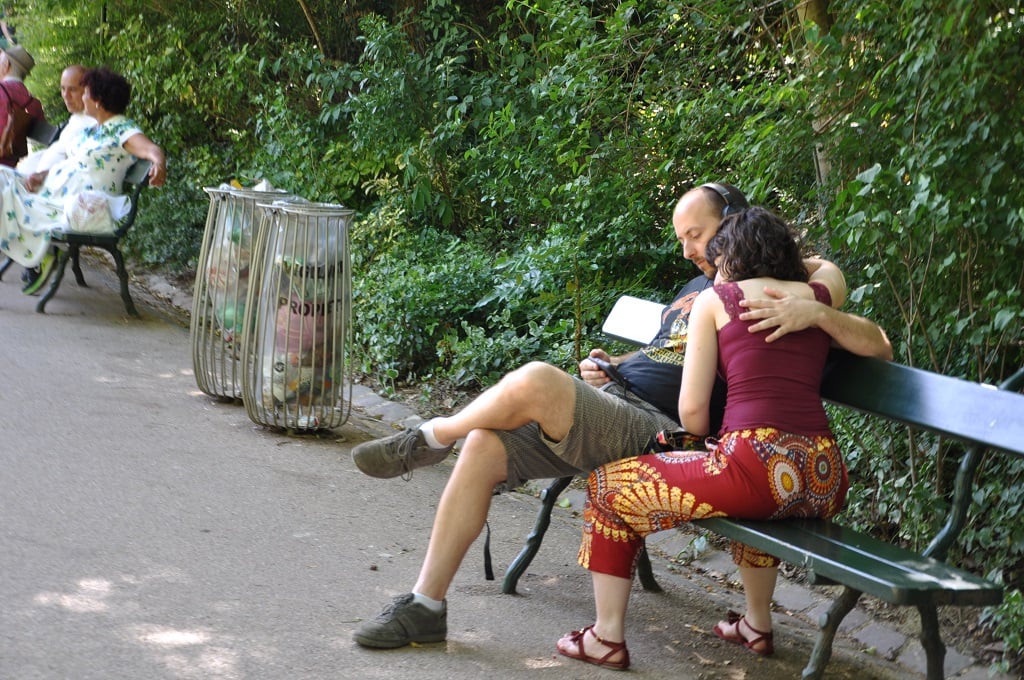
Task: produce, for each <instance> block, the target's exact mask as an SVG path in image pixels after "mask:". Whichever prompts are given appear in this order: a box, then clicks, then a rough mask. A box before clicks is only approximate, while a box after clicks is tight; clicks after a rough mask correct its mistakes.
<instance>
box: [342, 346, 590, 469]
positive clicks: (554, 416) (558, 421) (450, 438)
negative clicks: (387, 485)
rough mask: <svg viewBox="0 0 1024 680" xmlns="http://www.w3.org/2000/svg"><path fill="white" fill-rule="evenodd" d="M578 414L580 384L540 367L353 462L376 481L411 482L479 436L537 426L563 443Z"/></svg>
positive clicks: (375, 445)
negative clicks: (395, 479)
mask: <svg viewBox="0 0 1024 680" xmlns="http://www.w3.org/2000/svg"><path fill="white" fill-rule="evenodd" d="M575 409H576V386H575V379H574V378H573V377H572V376H570V375H569V374H568V373H566V372H565V371H563V370H561V369H560V368H556V367H554V366H551V365H550V364H545V363H542V362H539V361H535V362H531V363H529V364H526V365H525V366H523V367H522V368H519V369H517V370H515V371H512V372H511V373H509V374H508V375H506V376H505V377H504V378H502V379H501V381H499V382H498V384H497V385H495V386H494V387H492V388H490V389H489V390H487V391H486V392H484V393H483V394H481V395H480V396H479V397H477V398H476V399H474V400H473V401H472V402H471V403H470V404H469V405H468V406H466V407H465V408H464V409H463V410H462V411H460V412H459V413H456V414H455V415H453V416H448V417H442V418H434V419H432V420H430V421H428V422H426V423H423V424H422V425H421V426H420V427H419V428H418V429H407V430H405V431H403V432H399V433H396V434H393V435H391V436H389V437H383V438H381V439H374V440H372V441H369V442H364V443H362V444H359V445H358V446H356V447H354V448H353V449H352V460H353V462H355V464H356V467H358V468H359V469H360V470H361V471H362V472H363V473H364V474H367V475H370V476H371V477H379V478H383V479H388V478H391V477H398V476H399V475H402V476H403V477H405V479H409V478H410V477H411V474H412V471H413V470H415V469H416V468H420V467H425V466H427V465H435V464H437V463H440V462H441V461H442V460H444V459H445V458H447V457H448V454H449V452H450V451H451V447H452V445H453V444H454V443H455V442H456V441H458V440H460V439H462V438H464V437H467V436H468V435H469V433H470V432H473V431H474V430H493V431H498V430H505V431H509V430H514V429H516V428H519V427H521V426H523V425H526V424H527V423H530V422H536V423H537V424H538V425H539V426H540V428H541V430H542V431H543V432H544V434H545V435H546V436H547V437H548V438H549V439H552V440H554V441H560V440H561V439H563V438H564V437H565V435H566V434H567V433H568V432H569V428H570V426H571V425H572V421H573V414H574V413H575Z"/></svg>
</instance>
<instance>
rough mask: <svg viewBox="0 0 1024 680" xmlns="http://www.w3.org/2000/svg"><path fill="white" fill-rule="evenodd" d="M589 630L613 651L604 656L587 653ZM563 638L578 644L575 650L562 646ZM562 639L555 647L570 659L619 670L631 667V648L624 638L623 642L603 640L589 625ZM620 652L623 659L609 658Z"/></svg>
mask: <svg viewBox="0 0 1024 680" xmlns="http://www.w3.org/2000/svg"><path fill="white" fill-rule="evenodd" d="M588 631H589V632H590V634H591V635H593V636H594V639H596V640H597V641H598V642H600V643H601V644H602V645H604V646H606V647H608V648H609V649H610V650H611V651H609V652H608V653H607V654H605V655H604V656H602V657H596V656H590V655H589V654H587V652H586V651H585V650H584V649H583V638H584V637H585V636H586V634H587V632H588ZM562 640H566V641H568V642H570V643H572V644H574V645H575V646H576V649H575V650H573V649H567V648H564V647H562V644H561V643H562ZM562 640H559V641H558V644H556V645H555V649H557V650H558V653H559V654H562V655H563V656H567V657H569V658H570V659H578V660H579V661H586V662H587V663H592V664H594V665H595V666H602V667H604V668H611V669H612V670H617V671H624V670H626V669H627V668H629V650H628V649H626V641H625V640H623V641H622V642H608V641H607V640H602V639H601V638H600V637H598V635H597V633H595V632H594V627H593V626H587V627H586V628H584V629H583V630H574V631H573V632H571V633H569V634H568V635H566V636H565V637H564V638H562ZM619 652H622V658H621V659H619V660H618V661H609V660H608V657H610V656H613V655H615V654H618V653H619Z"/></svg>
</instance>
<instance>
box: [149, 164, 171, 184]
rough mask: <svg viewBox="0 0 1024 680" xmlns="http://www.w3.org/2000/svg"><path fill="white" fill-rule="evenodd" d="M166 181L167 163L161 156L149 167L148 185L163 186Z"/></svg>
mask: <svg viewBox="0 0 1024 680" xmlns="http://www.w3.org/2000/svg"><path fill="white" fill-rule="evenodd" d="M165 182H167V164H166V162H165V161H164V160H163V159H162V158H161V159H160V162H159V163H153V165H151V166H150V167H149V185H150V186H153V187H160V186H163V185H164V183H165Z"/></svg>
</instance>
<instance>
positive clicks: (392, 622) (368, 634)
mask: <svg viewBox="0 0 1024 680" xmlns="http://www.w3.org/2000/svg"><path fill="white" fill-rule="evenodd" d="M414 597H415V596H414V595H413V594H412V593H406V594H405V595H399V596H398V597H396V598H395V599H394V600H392V602H391V604H389V605H388V606H387V607H385V608H384V611H382V612H381V613H380V614H378V615H377V617H376V618H375V619H373V620H372V621H367V622H366V623H364V624H363V625H361V626H359V628H357V629H356V632H355V633H353V634H352V638H353V639H354V640H355V641H356V642H358V643H359V644H361V645H362V646H363V647H375V648H377V649H394V648H396V647H404V646H405V645H407V644H409V643H410V642H444V639H445V638H446V637H448V603H447V602H446V601H445V602H442V603H441V611H439V612H435V611H433V610H431V609H430V608H429V607H427V606H426V605H422V604H420V603H419V602H415V601H414Z"/></svg>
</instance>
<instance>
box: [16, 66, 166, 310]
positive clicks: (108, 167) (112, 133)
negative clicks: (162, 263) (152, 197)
mask: <svg viewBox="0 0 1024 680" xmlns="http://www.w3.org/2000/svg"><path fill="white" fill-rule="evenodd" d="M83 85H84V87H85V94H84V95H83V97H82V101H83V103H84V104H85V112H86V113H87V114H88V115H89V116H91V117H92V118H94V119H95V120H96V122H97V125H96V126H95V127H91V128H88V129H86V130H85V131H84V132H83V133H82V134H81V135H80V136H79V137H78V138H77V139H76V140H73V141H72V143H71V144H69V145H68V157H67V158H66V159H65V160H63V161H61V162H59V163H57V164H56V165H54V166H53V167H52V168H50V169H49V170H46V171H42V172H38V173H34V174H31V175H28V176H22V175H19V174H17V173H16V172H15V171H14V170H12V169H9V168H3V167H0V252H3V253H4V254H5V255H7V256H8V257H10V258H11V259H13V260H14V261H15V262H18V263H19V264H21V265H24V266H25V267H29V268H37V272H36V273H35V274H34V275H33V276H30V280H29V283H28V284H27V285H26V286H25V288H24V289H23V290H24V292H26V293H29V294H31V293H35V292H36V291H38V290H39V289H40V288H41V287H42V286H43V284H44V283H45V282H46V279H47V278H48V277H49V275H50V272H51V271H52V269H53V263H54V260H55V255H54V250H53V247H51V245H50V239H51V235H52V234H53V233H54V232H57V231H81V230H84V229H81V228H80V227H83V226H85V224H86V223H87V224H88V229H89V230H97V229H99V230H102V229H103V228H108V229H109V230H110V231H113V230H114V229H115V227H116V221H117V219H118V218H119V216H120V215H121V214H122V213H123V209H124V206H125V198H124V197H123V196H120V195H119V194H120V193H121V187H122V184H123V183H124V177H125V173H126V172H127V170H128V168H129V167H130V166H131V165H132V163H134V162H135V160H136V158H144V159H146V160H149V161H151V162H152V164H153V166H152V168H150V171H149V182H150V184H152V185H153V186H161V185H162V184H163V183H164V182H165V181H166V179H167V169H166V164H165V161H164V153H163V151H162V150H161V149H160V147H159V146H157V145H156V144H155V143H153V142H152V141H151V140H150V139H149V138H147V137H146V135H144V134H143V133H142V130H140V129H139V127H138V126H137V125H135V123H133V122H132V121H130V120H129V119H128V118H126V117H125V116H124V115H123V114H124V111H125V109H126V108H127V106H128V100H129V99H130V97H131V85H129V84H128V81H127V80H125V78H124V77H123V76H121V75H120V74H117V73H114V72H113V71H111V70H110V69H107V68H99V69H92V70H90V71H88V72H86V74H85V76H84V78H83Z"/></svg>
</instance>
